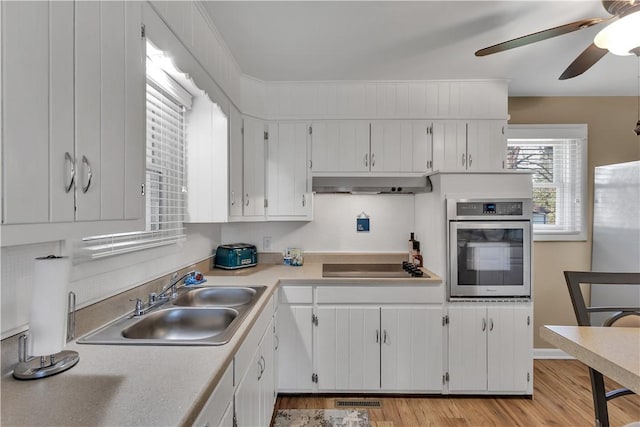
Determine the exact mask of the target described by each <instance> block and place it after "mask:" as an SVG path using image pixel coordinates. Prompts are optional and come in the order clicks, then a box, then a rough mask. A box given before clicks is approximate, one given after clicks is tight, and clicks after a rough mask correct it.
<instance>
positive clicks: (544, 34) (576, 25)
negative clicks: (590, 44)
mask: <svg viewBox="0 0 640 427" xmlns="http://www.w3.org/2000/svg"><path fill="white" fill-rule="evenodd" d="M609 19H611V18H607V19H603V18H591V19H583V20H581V21H576V22H572V23H570V24H565V25H560V26H559V27H553V28H549V29H548V30H543V31H538V32H537V33H532V34H528V35H526V36H522V37H518V38H517V39H513V40H509V41H506V42H502V43H498V44H495V45H493V46H489V47H485V48H484V49H480V50H479V51H477V52H476V56H485V55H491V54H492V53H498V52H502V51H505V50H509V49H513V48H514V47H520V46H526V45H528V44H531V43H535V42H539V41H542V40H546V39H550V38H552V37H557V36H561V35H563V34H567V33H571V32H573V31H577V30H582V29H583V28H589V27H591V26H593V25H596V24H599V23H601V22H604V21H608V20H609Z"/></svg>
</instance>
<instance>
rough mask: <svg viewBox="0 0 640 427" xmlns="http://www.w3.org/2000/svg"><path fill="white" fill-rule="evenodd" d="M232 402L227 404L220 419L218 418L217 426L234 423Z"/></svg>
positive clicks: (225, 426)
mask: <svg viewBox="0 0 640 427" xmlns="http://www.w3.org/2000/svg"><path fill="white" fill-rule="evenodd" d="M233 409H234V408H233V402H229V405H227V409H226V410H225V411H224V415H223V416H222V419H221V420H220V424H218V427H234V423H233V415H234V412H233Z"/></svg>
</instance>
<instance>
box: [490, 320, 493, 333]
mask: <svg viewBox="0 0 640 427" xmlns="http://www.w3.org/2000/svg"><path fill="white" fill-rule="evenodd" d="M489 331H493V319H489Z"/></svg>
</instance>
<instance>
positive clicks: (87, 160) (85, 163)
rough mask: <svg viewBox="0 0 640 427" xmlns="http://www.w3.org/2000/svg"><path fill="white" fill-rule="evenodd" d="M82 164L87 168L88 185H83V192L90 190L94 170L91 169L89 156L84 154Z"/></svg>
mask: <svg viewBox="0 0 640 427" xmlns="http://www.w3.org/2000/svg"><path fill="white" fill-rule="evenodd" d="M82 164H83V165H85V168H86V169H87V185H83V186H82V192H83V193H86V192H87V191H89V187H91V178H93V172H92V171H91V163H89V159H87V156H82Z"/></svg>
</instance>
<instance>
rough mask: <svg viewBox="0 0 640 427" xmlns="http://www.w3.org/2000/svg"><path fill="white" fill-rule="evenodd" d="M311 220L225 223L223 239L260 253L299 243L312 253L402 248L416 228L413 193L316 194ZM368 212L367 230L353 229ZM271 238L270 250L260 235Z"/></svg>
mask: <svg viewBox="0 0 640 427" xmlns="http://www.w3.org/2000/svg"><path fill="white" fill-rule="evenodd" d="M313 203H314V206H313V211H314V213H313V221H311V222H302V221H301V222H260V223H229V224H223V225H222V241H223V243H237V242H244V243H252V244H255V245H256V246H257V247H258V250H259V251H260V252H263V251H264V252H269V251H283V250H284V249H286V248H287V247H299V248H302V249H304V250H305V251H310V252H314V251H315V252H404V251H406V250H407V240H408V239H409V233H410V232H412V231H414V230H413V227H414V196H413V195H411V194H409V195H399V194H376V195H355V194H316V195H315V197H314V202H313ZM361 213H365V214H366V215H368V216H369V221H370V227H371V229H370V231H369V232H361V233H358V232H356V218H357V217H358V216H359V215H360V214H361ZM265 237H270V241H271V242H270V246H271V247H270V248H269V247H265V245H264V240H265V239H264V238H265Z"/></svg>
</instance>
